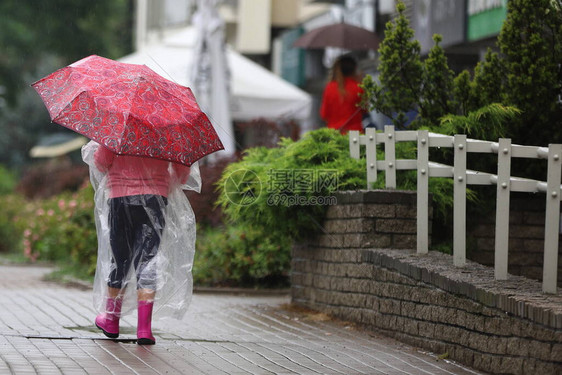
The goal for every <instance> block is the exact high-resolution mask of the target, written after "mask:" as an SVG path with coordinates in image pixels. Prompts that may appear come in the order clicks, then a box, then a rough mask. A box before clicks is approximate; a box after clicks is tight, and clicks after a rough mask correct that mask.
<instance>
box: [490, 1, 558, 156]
mask: <svg viewBox="0 0 562 375" xmlns="http://www.w3.org/2000/svg"><path fill="white" fill-rule="evenodd" d="M498 46H499V47H500V51H501V56H500V59H501V65H502V67H503V70H504V75H503V76H501V78H502V79H503V80H502V84H503V86H502V98H503V101H502V103H503V104H506V105H512V106H515V107H517V108H519V109H521V111H522V113H521V116H520V117H519V121H515V122H513V123H512V124H511V126H510V129H509V133H510V135H511V137H512V138H513V140H514V142H516V143H522V144H533V145H547V144H549V143H561V142H562V115H561V113H562V103H561V102H560V95H562V66H561V64H560V62H561V61H562V10H561V3H560V1H553V0H536V1H530V0H510V1H508V3H507V19H506V21H505V23H504V25H503V27H502V30H501V33H500V35H499V37H498ZM545 130H547V131H545Z"/></svg>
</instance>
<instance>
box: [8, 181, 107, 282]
mask: <svg viewBox="0 0 562 375" xmlns="http://www.w3.org/2000/svg"><path fill="white" fill-rule="evenodd" d="M21 208H22V209H21V211H20V215H19V216H18V218H17V220H16V221H17V226H18V228H23V230H22V232H21V233H22V234H23V235H22V238H23V240H22V245H23V253H24V255H25V256H26V257H27V258H29V259H30V260H31V261H36V260H45V261H55V262H62V263H66V264H74V265H77V266H82V267H85V268H86V270H87V272H88V275H90V276H91V275H93V274H94V272H95V267H96V256H97V236H96V228H95V221H94V216H93V215H94V192H93V189H92V187H91V186H90V185H89V184H88V185H86V186H84V187H83V188H81V189H80V190H79V191H78V192H76V193H73V194H71V193H63V194H61V195H58V196H55V197H53V198H50V199H46V200H37V201H31V202H28V203H27V204H25V205H24V206H23V207H21Z"/></svg>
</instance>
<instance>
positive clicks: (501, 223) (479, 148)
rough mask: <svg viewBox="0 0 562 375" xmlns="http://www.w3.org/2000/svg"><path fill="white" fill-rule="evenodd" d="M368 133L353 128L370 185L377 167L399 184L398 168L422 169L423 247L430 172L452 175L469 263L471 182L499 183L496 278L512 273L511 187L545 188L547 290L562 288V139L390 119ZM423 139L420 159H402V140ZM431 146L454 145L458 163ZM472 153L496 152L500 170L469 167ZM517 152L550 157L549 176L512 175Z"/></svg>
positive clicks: (355, 149) (461, 257)
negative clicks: (484, 137)
mask: <svg viewBox="0 0 562 375" xmlns="http://www.w3.org/2000/svg"><path fill="white" fill-rule="evenodd" d="M365 133H366V134H365V135H360V134H359V132H357V131H351V132H349V150H350V155H351V157H353V158H355V159H359V158H360V155H361V152H360V151H361V145H365V146H366V173H367V189H371V188H372V184H373V183H374V182H376V181H377V171H379V170H383V171H385V180H386V181H385V185H386V187H387V188H389V189H394V188H396V171H397V170H413V169H416V170H417V250H416V251H417V253H418V254H426V253H427V252H428V247H429V198H428V197H429V178H430V177H441V178H452V179H453V183H454V189H453V190H454V191H453V200H454V202H453V220H454V222H453V264H454V265H455V266H458V267H462V266H464V265H465V264H466V188H467V185H494V184H495V185H496V226H495V253H494V274H495V278H496V280H506V279H507V278H508V264H509V262H508V255H509V207H510V193H511V192H512V191H519V192H545V193H546V212H545V237H544V267H543V291H544V292H545V293H556V290H557V273H558V239H559V231H560V198H561V195H562V194H561V193H562V186H561V185H560V183H561V178H562V145H559V144H556V145H550V146H549V148H545V147H535V146H521V145H512V144H511V140H510V139H503V138H502V139H500V140H499V141H498V142H497V143H496V142H489V141H480V140H474V139H467V137H466V135H463V134H459V135H455V136H454V137H452V136H446V135H441V134H436V133H429V132H428V131H427V130H420V131H417V132H416V131H399V132H395V130H394V126H392V125H387V126H385V128H384V132H378V133H377V132H376V130H375V129H367V130H366V132H365ZM402 141H413V142H417V150H418V151H417V159H416V160H397V159H396V142H402ZM378 143H384V150H385V160H380V161H379V160H377V144H378ZM430 147H453V150H454V166H453V167H451V166H447V165H443V164H438V163H433V162H431V161H430V160H429V149H430ZM468 153H496V154H497V155H498V170H497V175H493V174H490V173H485V172H478V171H469V170H467V168H466V164H467V155H468ZM512 158H539V159H548V176H547V181H546V182H543V181H535V180H531V179H526V178H520V177H512V176H511V159H512Z"/></svg>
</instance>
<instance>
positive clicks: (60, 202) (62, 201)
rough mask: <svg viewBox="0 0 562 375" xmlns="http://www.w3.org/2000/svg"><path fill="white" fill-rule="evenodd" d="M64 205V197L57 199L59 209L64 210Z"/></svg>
mask: <svg viewBox="0 0 562 375" xmlns="http://www.w3.org/2000/svg"><path fill="white" fill-rule="evenodd" d="M65 206H66V202H65V201H64V199H61V200H59V208H60V209H61V210H64V207H65Z"/></svg>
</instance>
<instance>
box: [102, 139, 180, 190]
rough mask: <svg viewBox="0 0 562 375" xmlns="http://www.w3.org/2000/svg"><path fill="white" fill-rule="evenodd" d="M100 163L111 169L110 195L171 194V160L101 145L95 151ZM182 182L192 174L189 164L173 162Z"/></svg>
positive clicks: (109, 170)
mask: <svg viewBox="0 0 562 375" xmlns="http://www.w3.org/2000/svg"><path fill="white" fill-rule="evenodd" d="M94 161H95V163H96V167H97V168H98V169H99V170H100V171H101V172H104V173H105V172H107V173H108V177H109V178H108V186H109V189H110V193H109V196H110V198H117V197H124V196H129V195H142V194H155V195H161V196H163V197H167V196H168V193H169V191H170V182H171V181H170V180H171V178H172V176H170V173H169V172H168V165H169V163H170V162H168V161H164V160H158V159H152V158H145V157H140V156H127V155H117V154H115V153H113V152H111V151H110V150H108V149H107V148H105V147H103V146H100V147H98V149H97V150H96V153H95V154H94ZM172 166H173V169H174V171H175V174H176V176H177V178H178V180H179V183H185V181H187V178H188V177H189V171H190V169H189V167H187V166H184V165H180V164H177V163H172Z"/></svg>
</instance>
